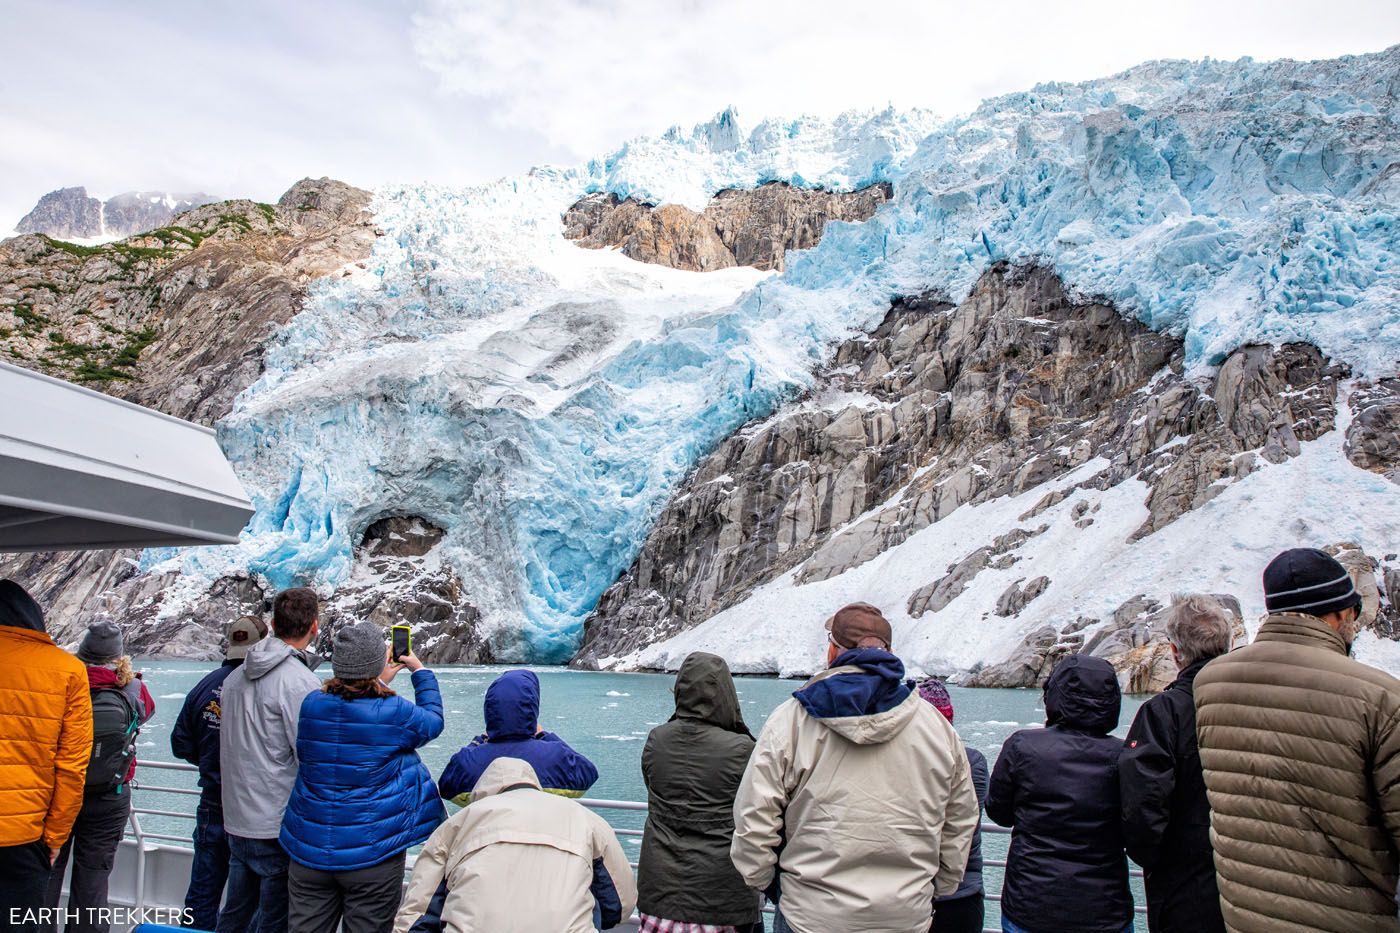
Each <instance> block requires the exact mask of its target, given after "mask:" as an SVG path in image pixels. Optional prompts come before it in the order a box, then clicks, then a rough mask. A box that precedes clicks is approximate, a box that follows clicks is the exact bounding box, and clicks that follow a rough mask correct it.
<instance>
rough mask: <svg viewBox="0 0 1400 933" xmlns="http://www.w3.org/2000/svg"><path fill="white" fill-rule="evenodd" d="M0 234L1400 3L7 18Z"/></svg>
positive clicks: (1240, 45)
mask: <svg viewBox="0 0 1400 933" xmlns="http://www.w3.org/2000/svg"><path fill="white" fill-rule="evenodd" d="M0 27H2V28H0V62H3V63H4V64H3V66H2V67H0V230H4V229H8V228H9V227H10V226H12V225H13V224H14V222H15V221H17V220H18V219H19V217H20V216H21V215H22V214H24V213H25V212H26V211H27V210H28V209H29V208H30V207H31V206H32V205H33V204H34V202H35V201H36V200H37V199H38V197H39V196H40V195H41V194H43V193H44V192H46V191H49V190H51V189H53V188H58V187H62V186H66V185H86V186H87V188H88V190H89V191H90V192H91V193H93V194H96V195H98V196H101V197H108V196H110V195H113V194H116V193H118V192H120V191H124V190H128V189H132V188H148V189H164V190H175V191H186V190H204V191H208V192H211V193H213V194H218V195H222V196H226V197H235V196H247V197H254V198H257V199H259V200H269V201H270V200H274V199H276V198H277V196H278V195H280V194H281V192H282V191H284V190H285V189H286V188H287V187H289V186H290V185H291V183H292V182H294V181H295V180H297V179H298V178H301V177H303V176H306V175H314V176H319V175H331V176H333V177H336V178H340V179H343V180H345V181H348V182H351V183H353V184H358V185H362V186H374V185H379V184H383V183H387V182H395V181H422V180H429V181H435V182H442V183H448V184H467V183H472V182H477V181H484V180H488V179H491V178H495V177H497V176H500V175H505V174H514V173H517V172H520V171H523V170H524V169H526V168H528V167H529V166H531V165H535V164H540V163H572V162H576V161H580V160H583V159H586V158H588V157H590V156H593V155H597V154H601V153H603V152H606V151H608V150H611V149H613V148H615V147H616V146H617V145H618V144H619V143H621V142H622V141H624V140H625V139H627V138H629V137H632V136H636V135H638V134H642V133H656V132H660V131H663V130H665V129H666V128H667V127H668V126H670V125H672V124H682V125H685V126H690V125H691V124H694V123H696V122H699V121H702V120H706V119H708V118H709V117H711V116H712V115H713V114H715V113H716V112H717V111H719V110H722V109H723V108H724V107H726V106H728V105H730V104H734V105H736V106H737V107H738V108H739V113H740V117H741V120H742V122H743V123H745V124H746V125H752V123H754V122H757V120H758V119H760V118H762V117H764V116H795V115H798V114H801V113H815V114H822V115H829V114H833V113H837V112H839V111H841V110H845V109H849V108H852V107H881V106H884V105H886V104H891V103H892V104H894V105H896V106H914V105H919V106H925V107H930V108H932V109H934V110H936V111H939V112H941V113H944V114H947V115H950V116H951V115H953V114H956V113H961V112H965V111H967V110H970V109H971V108H972V107H974V106H975V105H976V104H977V102H978V101H980V100H981V99H982V98H984V97H986V96H989V95H992V94H999V93H1003V92H1007V91H1013V90H1019V89H1022V88H1026V87H1029V86H1030V85H1032V84H1034V83H1036V82H1037V81H1046V80H1082V79H1086V78H1093V77H1099V76H1103V75H1107V74H1112V73H1114V72H1117V71H1121V70H1122V69H1124V68H1127V67H1129V66H1131V65H1133V64H1136V63H1138V62H1140V61H1144V60H1147V59H1152V58H1200V57H1203V56H1212V57H1216V58H1230V59H1233V58H1238V57H1240V56H1243V55H1251V56H1253V57H1254V58H1256V59H1272V58H1281V57H1289V58H1300V59H1310V58H1330V57H1333V56H1336V55H1342V54H1347V53H1354V52H1368V51H1377V50H1380V49H1382V48H1385V47H1387V46H1388V45H1391V44H1394V43H1396V42H1400V3H1396V2H1395V0H1374V2H1373V0H1328V2H1325V3H1319V2H1317V0H1303V2H1296V0H1205V2H1202V0H1173V2H1169V3H1163V2H1160V0H1154V2H1151V3H1137V2H1129V0H1111V2H1098V0H1086V2H1076V3H1056V2H1054V0H1026V2H1022V0H1014V2H988V0H984V2H981V3H968V2H966V0H959V2H956V3H950V2H944V0H907V2H906V0H887V2H884V3H880V4H859V3H855V2H852V0H843V2H840V3H837V2H828V0H554V2H531V0H495V2H484V0H482V2H478V0H360V2H351V0H343V2H335V3H331V2H312V0H195V2H191V0H137V2H112V0H100V2H99V0H94V2H76V0H0Z"/></svg>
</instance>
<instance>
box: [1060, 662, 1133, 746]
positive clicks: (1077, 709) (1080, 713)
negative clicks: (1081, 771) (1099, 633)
mask: <svg viewBox="0 0 1400 933" xmlns="http://www.w3.org/2000/svg"><path fill="white" fill-rule="evenodd" d="M1122 707H1123V694H1122V691H1120V690H1119V689H1118V675H1117V673H1115V672H1114V670H1113V665H1112V664H1109V663H1108V662H1107V661H1105V660H1104V659H1103V658H1095V657H1091V656H1089V655H1087V654H1072V655H1070V656H1069V657H1067V658H1065V659H1064V660H1063V661H1061V662H1060V663H1059V664H1057V665H1055V670H1054V671H1053V672H1052V673H1051V674H1050V679H1049V681H1047V682H1046V684H1045V724H1046V725H1047V726H1056V725H1059V726H1068V727H1069V728H1071V729H1082V730H1083V731H1085V732H1092V733H1094V734H1097V735H1107V734H1108V733H1110V732H1112V731H1113V730H1114V729H1116V728H1118V715H1119V713H1120V712H1122Z"/></svg>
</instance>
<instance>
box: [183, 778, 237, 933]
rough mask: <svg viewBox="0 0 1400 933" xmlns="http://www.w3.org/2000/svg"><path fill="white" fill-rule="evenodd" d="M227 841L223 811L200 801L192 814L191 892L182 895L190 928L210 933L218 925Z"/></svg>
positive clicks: (226, 870) (226, 859)
mask: <svg viewBox="0 0 1400 933" xmlns="http://www.w3.org/2000/svg"><path fill="white" fill-rule="evenodd" d="M228 859H229V856H228V837H227V836H225V835H224V808H223V807H221V806H219V804H217V803H211V802H209V801H205V800H201V801H200V802H199V807H198V808H197V809H196V810H195V811H194V865H193V866H192V867H191V868H190V889H189V890H188V891H186V892H185V909H187V910H188V911H189V912H190V915H189V919H190V922H189V924H188V925H189V926H191V927H194V928H195V929H196V930H212V929H214V924H215V923H217V922H218V917H219V901H220V900H221V899H222V898H223V896H224V882H225V881H227V880H228Z"/></svg>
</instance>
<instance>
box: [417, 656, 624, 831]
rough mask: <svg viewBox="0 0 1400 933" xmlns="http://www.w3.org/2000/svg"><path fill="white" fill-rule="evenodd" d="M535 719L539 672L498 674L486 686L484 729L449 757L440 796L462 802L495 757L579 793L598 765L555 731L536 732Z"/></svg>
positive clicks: (552, 787)
mask: <svg viewBox="0 0 1400 933" xmlns="http://www.w3.org/2000/svg"><path fill="white" fill-rule="evenodd" d="M539 721H540V680H539V678H538V677H536V676H535V675H534V673H533V672H532V671H506V672H505V673H504V674H502V675H501V676H500V677H497V678H496V679H495V681H493V682H492V684H491V686H489V687H487V688H486V732H485V733H484V734H482V735H479V736H477V737H476V738H474V739H472V740H471V744H469V745H468V746H467V747H466V748H463V749H462V750H461V751H459V752H458V753H457V754H455V755H453V756H452V760H451V761H449V762H448V763H447V768H446V769H445V770H444V771H443V772H442V777H441V778H439V779H438V789H439V790H440V791H441V792H442V796H443V797H444V798H445V799H447V800H451V801H453V802H454V803H459V804H461V805H463V806H466V804H467V802H468V800H469V799H470V796H471V792H472V788H473V787H475V786H476V782H477V780H478V779H479V778H480V777H481V773H482V772H483V771H485V770H486V766H487V765H489V764H490V763H491V762H493V761H495V760H496V759H497V758H522V759H524V760H525V761H528V762H529V763H530V766H531V767H532V768H534V769H535V774H536V775H537V776H538V777H539V779H540V787H541V788H542V789H544V790H547V791H549V792H550V793H554V794H562V795H563V796H566V797H582V796H583V792H584V791H586V790H588V788H590V787H592V786H593V782H594V781H596V780H598V769H597V768H595V767H594V766H593V762H591V761H589V760H588V759H587V758H585V757H583V756H582V755H580V754H579V753H578V752H576V751H574V750H573V749H572V748H570V747H569V744H568V743H567V742H565V741H564V740H563V739H561V738H559V736H557V735H555V734H554V733H552V732H540V733H536V732H535V730H536V729H537V728H538V726H539Z"/></svg>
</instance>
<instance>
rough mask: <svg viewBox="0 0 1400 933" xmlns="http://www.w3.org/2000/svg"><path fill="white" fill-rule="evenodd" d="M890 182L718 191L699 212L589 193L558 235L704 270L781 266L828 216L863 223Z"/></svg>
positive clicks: (809, 242) (811, 240)
mask: <svg viewBox="0 0 1400 933" xmlns="http://www.w3.org/2000/svg"><path fill="white" fill-rule="evenodd" d="M890 195H891V188H890V186H889V185H872V186H870V187H868V188H862V189H860V190H859V191H852V192H848V193H847V192H833V191H822V190H814V189H810V188H794V187H792V186H791V185H787V184H784V183H782V182H770V183H769V184H766V185H762V186H760V187H758V188H754V189H751V190H737V189H733V188H728V189H725V190H724V191H720V192H719V193H718V194H716V195H715V196H714V198H713V199H712V200H711V201H710V204H709V206H708V207H706V208H705V210H704V211H703V212H701V213H696V212H695V211H692V210H690V209H689V208H686V207H682V206H680V205H678V204H665V205H662V206H660V207H657V206H656V205H653V204H647V203H644V202H642V201H638V200H636V199H635V198H627V199H625V200H623V199H619V198H618V197H617V195H615V194H593V195H589V196H588V197H586V198H583V199H582V200H581V201H579V202H578V203H576V204H574V205H573V206H572V207H571V208H569V210H568V211H567V212H566V213H565V214H564V236H566V237H568V238H569V239H571V240H575V241H577V242H578V245H579V246H584V247H588V248H589V249H603V248H607V247H611V248H617V249H621V250H622V253H623V255H625V256H628V257H630V258H632V259H636V260H639V261H641V262H650V263H656V264H658V265H662V266H670V267H671V268H673V269H688V270H690V271H693V272H709V271H712V270H714V269H727V268H730V267H732V266H753V267H754V268H756V269H778V270H782V269H783V255H784V254H785V253H786V252H787V251H788V250H790V249H810V248H811V247H813V246H815V245H816V244H817V242H818V241H820V240H821V238H822V233H823V231H824V230H825V229H826V225H827V223H828V222H829V221H833V220H846V221H863V220H868V219H869V218H870V217H871V215H873V214H874V213H875V210H876V209H877V208H878V207H879V206H880V205H881V204H882V203H883V202H884V201H887V200H888V199H889V198H890Z"/></svg>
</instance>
